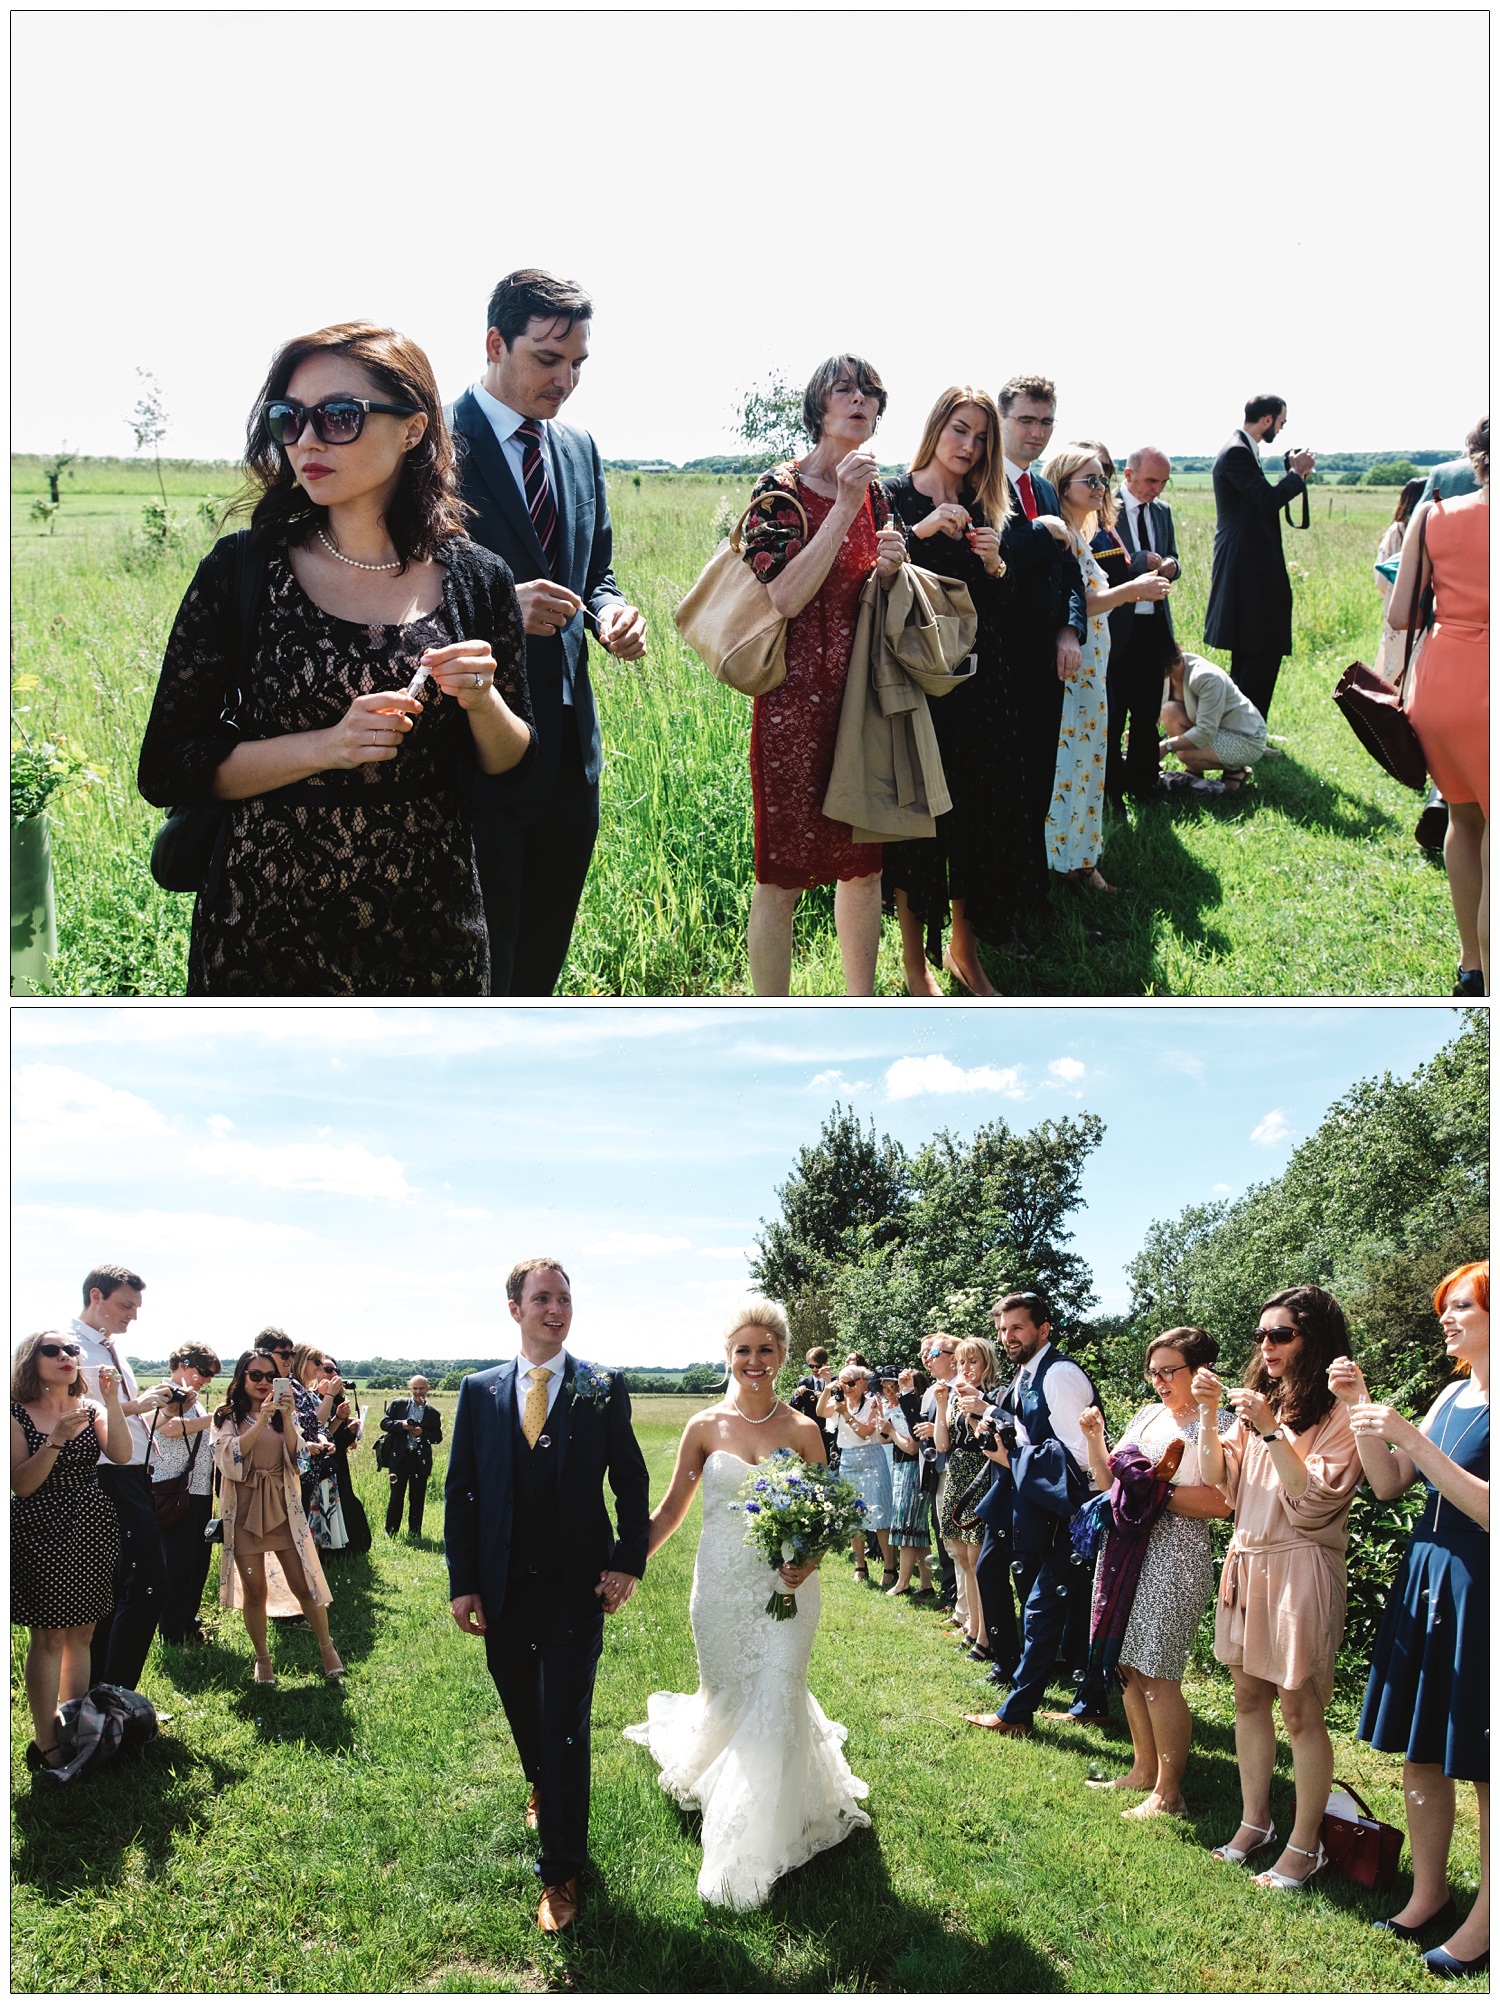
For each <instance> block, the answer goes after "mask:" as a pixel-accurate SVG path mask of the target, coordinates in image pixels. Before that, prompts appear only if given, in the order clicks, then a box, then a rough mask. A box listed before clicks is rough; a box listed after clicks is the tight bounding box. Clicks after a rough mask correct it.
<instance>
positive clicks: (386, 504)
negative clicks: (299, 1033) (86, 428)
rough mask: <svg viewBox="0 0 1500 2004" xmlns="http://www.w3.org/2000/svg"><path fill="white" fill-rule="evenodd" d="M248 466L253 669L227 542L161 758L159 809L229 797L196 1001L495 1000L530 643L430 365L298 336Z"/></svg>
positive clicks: (211, 874)
mask: <svg viewBox="0 0 1500 2004" xmlns="http://www.w3.org/2000/svg"><path fill="white" fill-rule="evenodd" d="M246 466H247V470H248V473H249V483H250V484H249V493H250V496H251V497H253V501H254V506H253V512H252V514H251V518H250V522H251V526H250V530H249V537H250V552H251V571H252V574H253V573H256V572H258V573H259V580H258V592H257V595H256V598H255V607H256V609H255V615H254V621H253V633H254V641H253V644H252V645H251V647H250V650H249V658H247V659H244V660H242V659H241V658H240V654H241V639H240V630H241V613H240V604H239V599H238V597H237V590H238V585H237V579H238V575H239V574H238V572H237V565H236V544H235V541H234V539H233V538H228V537H226V538H225V539H224V540H223V541H222V542H220V543H218V544H217V545H216V546H215V547H214V549H213V550H211V551H210V552H209V554H208V556H207V557H206V558H205V559H204V561H203V563H202V564H201V565H200V566H199V569H198V574H197V576H196V577H195V578H194V580H193V583H192V585H191V586H190V588H189V590H188V594H187V597H186V598H185V599H184V600H183V602H182V607H181V609H180V611H179V612H178V615H177V620H176V624H175V625H174V626H173V629H172V635H171V638H170V640H169V641H168V643H167V651H166V657H165V659H164V661H163V663H162V671H161V678H160V680H159V682H158V683H157V688H156V696H155V699H154V701H153V703H152V707H151V717H150V721H149V723H148V724H147V726H146V735H145V739H144V741H143V743H142V746H141V758H140V774H139V783H140V789H141V792H142V793H143V794H144V795H145V797H146V798H147V799H148V800H150V801H152V802H154V803H155V804H156V805H157V806H159V807H165V806H169V805H179V806H182V805H186V806H191V807H204V808H213V807H216V806H217V807H219V808H221V821H220V828H219V836H218V841H217V845H216V847H215V851H214V858H213V862H212V863H211V865H210V866H209V868H208V871H207V875H206V878H205V882H204V885H203V888H202V889H201V891H200V892H199V894H198V898H197V901H196V903H195V905H194V910H193V927H192V938H191V944H190V947H189V952H188V992H189V993H190V994H199V995H354V994H366V995H397V994H429V995H450V994H451V995H457V994H463V995H479V994H483V993H485V992H486V984H487V980H488V953H489V949H488V944H487V938H486V933H485V926H484V911H483V905H482V902H481V898H480V892H479V879H478V876H477V875H476V873H475V867H474V858H473V853H472V845H471V842H470V833H469V827H470V804H471V794H472V791H473V788H474V786H475V784H476V776H478V775H488V776H489V777H490V779H491V780H497V781H498V780H501V779H503V778H505V777H506V776H510V777H516V776H518V775H519V772H520V770H521V768H522V766H523V764H524V763H525V762H526V760H527V758H528V755H529V753H530V749H531V742H532V732H531V723H530V704H529V698H528V695H527V690H526V673H525V665H524V664H525V654H524V648H525V642H524V638H523V634H522V624H521V611H520V606H519V604H518V602H517V599H516V593H515V587H514V585H513V584H512V582H511V575H510V572H509V570H508V569H507V568H506V566H505V564H504V563H502V562H501V560H500V559H499V558H498V557H496V556H494V555H492V554H491V553H490V552H489V551H488V550H484V549H481V548H480V547H479V546H478V545H477V544H475V543H472V542H470V541H469V539H468V538H467V537H466V536H465V535H464V533H463V524H462V505H461V503H460V502H459V500H458V498H457V488H456V483H455V478H454V468H453V447H452V443H451V441H450V438H449V435H448V430H447V427H446V425H445V423H444V421H443V412H442V406H441V403H440V401H439V398H438V391H437V384H436V383H435V381H434V380H433V375H432V370H431V367H430V366H429V364H428V361H427V357H426V356H425V355H424V354H423V353H422V350H421V349H420V348H419V347H417V345H416V343H415V342H413V341H410V340H408V339H407V338H406V336H405V335H402V334H397V333H395V332H394V331H393V330H392V329H390V328H381V327H374V326H366V325H362V324H357V323H351V324H348V325H344V326H338V327H325V328H323V329H321V330H320V331H319V332H318V333H316V334H309V335H305V336H302V337H301V338H299V339H297V340H295V341H289V342H288V343H287V344H286V346H285V347H284V348H282V349H281V351H280V353H279V354H278V355H277V356H276V358H275V360H274V361H273V362H272V364H271V371H270V374H269V375H268V377H267V378H266V381H265V384H264V385H263V387H262V389H261V391H260V394H259V395H258V397H257V398H256V401H255V404H254V406H253V408H252V410H251V414H250V423H249V433H248V439H247V445H246Z"/></svg>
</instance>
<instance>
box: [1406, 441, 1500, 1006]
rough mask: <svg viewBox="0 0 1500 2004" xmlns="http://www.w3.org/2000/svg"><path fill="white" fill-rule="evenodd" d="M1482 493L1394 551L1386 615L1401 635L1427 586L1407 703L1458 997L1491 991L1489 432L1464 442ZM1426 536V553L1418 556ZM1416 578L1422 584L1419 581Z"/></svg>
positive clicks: (1442, 511)
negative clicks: (1441, 878)
mask: <svg viewBox="0 0 1500 2004" xmlns="http://www.w3.org/2000/svg"><path fill="white" fill-rule="evenodd" d="M1466 443H1467V445H1468V449H1469V457H1470V459H1471V460H1472V461H1473V464H1474V473H1475V477H1476V478H1477V479H1478V481H1479V491H1478V492H1477V493H1475V494H1460V495H1459V496H1458V497H1457V498H1456V499H1455V500H1452V501H1444V500H1443V499H1442V498H1441V497H1434V499H1433V500H1431V501H1424V502H1423V503H1422V505H1421V507H1420V508H1418V510H1417V511H1416V513H1415V514H1414V515H1413V516H1412V518H1411V527H1410V528H1409V529H1408V531H1407V534H1406V540H1405V542H1404V543H1403V544H1402V545H1401V569H1400V570H1399V571H1398V573H1397V574H1396V583H1395V586H1394V588H1393V590H1392V592H1391V598H1390V604H1389V606H1388V607H1387V609H1386V620H1387V623H1388V624H1389V625H1391V626H1393V627H1395V628H1396V629H1397V631H1398V632H1399V631H1401V630H1403V629H1404V628H1405V627H1406V625H1407V624H1408V622H1409V621H1410V620H1411V618H1412V617H1413V608H1414V607H1415V606H1416V605H1418V604H1419V603H1420V601H1421V597H1422V593H1423V592H1424V591H1425V590H1426V588H1427V585H1428V583H1429V581H1430V582H1431V584H1432V588H1433V597H1434V601H1435V605H1434V611H1435V623H1434V625H1433V628H1432V631H1431V633H1429V634H1428V636H1427V639H1426V641H1425V642H1424V643H1423V646H1422V654H1421V659H1420V660H1419V661H1418V663H1417V669H1416V676H1415V681H1416V688H1415V690H1414V691H1413V692H1412V694H1411V695H1410V696H1409V697H1408V699H1407V711H1408V714H1409V715H1410V717H1411V721H1412V728H1413V730H1415V732H1416V734H1417V736H1418V737H1419V738H1420V739H1421V742H1422V750H1423V752H1424V753H1425V755H1426V758H1427V770H1428V771H1429V772H1430V773H1431V774H1432V777H1433V779H1434V780H1435V781H1436V783H1437V787H1438V790H1439V792H1440V793H1441V794H1442V796H1443V798H1444V800H1446V801H1447V803H1448V834H1447V837H1446V839H1445V841H1444V843H1443V861H1444V863H1445V864H1446V866H1447V870H1448V892H1449V895H1450V897H1451V898H1452V899H1453V916H1454V918H1455V919H1456V920H1457V922H1458V945H1459V960H1458V982H1457V985H1456V986H1455V988H1454V991H1453V992H1454V994H1455V995H1487V994H1488V993H1489V986H1490V915H1489V899H1490V837H1489V822H1490V680H1489V677H1490V583H1489V541H1490V424H1489V419H1488V418H1485V419H1483V420H1482V421H1481V422H1480V423H1479V424H1477V425H1476V426H1475V427H1474V429H1473V431H1471V432H1470V433H1469V436H1468V439H1467V441H1466ZM1424 527H1425V529H1426V537H1425V542H1426V550H1425V552H1424V551H1423V549H1422V545H1423V542H1424V537H1423V534H1422V531H1423V528H1424ZM1419 571H1420V573H1421V575H1420V577H1419V576H1418V572H1419Z"/></svg>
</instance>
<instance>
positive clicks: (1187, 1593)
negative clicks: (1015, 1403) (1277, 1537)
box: [1095, 1406, 1239, 1682]
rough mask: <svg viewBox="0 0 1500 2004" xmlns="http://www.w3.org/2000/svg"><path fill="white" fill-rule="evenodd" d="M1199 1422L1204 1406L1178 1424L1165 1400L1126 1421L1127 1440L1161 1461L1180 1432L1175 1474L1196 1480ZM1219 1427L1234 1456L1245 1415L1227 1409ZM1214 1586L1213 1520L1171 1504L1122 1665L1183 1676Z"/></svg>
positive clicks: (1150, 1557) (1145, 1565)
mask: <svg viewBox="0 0 1500 2004" xmlns="http://www.w3.org/2000/svg"><path fill="white" fill-rule="evenodd" d="M1198 1424H1199V1422H1198V1415H1197V1414H1196V1413H1194V1415H1193V1417H1192V1418H1191V1419H1190V1420H1188V1421H1186V1422H1185V1423H1184V1424H1183V1425H1182V1426H1178V1425H1177V1424H1176V1423H1175V1421H1174V1420H1173V1419H1172V1416H1171V1414H1170V1413H1168V1412H1167V1409H1166V1407H1165V1406H1147V1407H1146V1408H1145V1409H1144V1410H1143V1411H1141V1412H1138V1413H1137V1414H1136V1416H1135V1418H1134V1419H1133V1420H1132V1421H1131V1422H1130V1425H1129V1426H1128V1427H1127V1428H1126V1429H1125V1432H1124V1434H1123V1436H1122V1437H1121V1441H1120V1445H1121V1446H1122V1447H1123V1446H1124V1444H1125V1442H1126V1441H1127V1440H1128V1441H1133V1442H1134V1443H1135V1445H1136V1446H1137V1447H1138V1448H1139V1449H1140V1450H1141V1452H1142V1453H1143V1454H1144V1455H1146V1456H1147V1457H1148V1458H1149V1459H1150V1461H1151V1464H1152V1466H1153V1467H1154V1466H1155V1465H1156V1463H1157V1462H1158V1461H1160V1460H1161V1458H1162V1456H1163V1455H1164V1454H1165V1453H1166V1451H1167V1449H1168V1447H1169V1446H1170V1445H1171V1443H1172V1442H1173V1441H1174V1440H1179V1439H1180V1440H1184V1441H1186V1442H1187V1447H1186V1449H1185V1450H1184V1452H1183V1457H1182V1460H1181V1461H1180V1462H1179V1463H1178V1467H1177V1474H1176V1477H1175V1480H1176V1481H1177V1482H1178V1483H1187V1484H1189V1485H1192V1484H1194V1483H1199V1482H1201V1481H1202V1480H1203V1477H1202V1475H1201V1474H1200V1473H1199V1470H1198ZM1218 1431H1219V1438H1220V1439H1221V1440H1222V1441H1223V1442H1224V1454H1225V1458H1226V1460H1227V1459H1228V1458H1229V1456H1230V1455H1231V1454H1233V1453H1235V1452H1236V1451H1235V1449H1234V1448H1233V1447H1232V1446H1231V1442H1232V1441H1233V1439H1234V1437H1235V1436H1236V1435H1237V1434H1238V1432H1239V1422H1238V1420H1237V1419H1236V1418H1235V1416H1234V1414H1233V1413H1232V1412H1221V1413H1220V1414H1219V1423H1218ZM1103 1562H1104V1555H1103V1553H1102V1552H1101V1553H1100V1555H1099V1564H1100V1565H1101V1566H1102V1564H1103ZM1095 1576H1096V1578H1097V1571H1096V1575H1095ZM1213 1590H1214V1559H1213V1546H1212V1544H1211V1543H1210V1540H1209V1527H1208V1522H1207V1520H1206V1519H1205V1518H1200V1517H1176V1516H1174V1515H1173V1514H1172V1512H1171V1511H1170V1510H1164V1511H1163V1512H1162V1514H1161V1515H1160V1516H1159V1517H1158V1518H1157V1520H1156V1522H1155V1523H1154V1524H1153V1525H1152V1526H1151V1534H1150V1537H1149V1539H1148V1541H1147V1544H1146V1556H1145V1558H1144V1559H1143V1560H1142V1561H1141V1574H1140V1578H1139V1580H1138V1581H1137V1582H1136V1589H1135V1599H1134V1601H1133V1602H1132V1603H1131V1608H1130V1619H1129V1621H1128V1622H1127V1624H1126V1628H1125V1639H1124V1641H1123V1642H1122V1643H1121V1645H1120V1664H1121V1667H1122V1668H1125V1669H1130V1670H1139V1671H1140V1673H1141V1675H1142V1676H1143V1677H1163V1678H1170V1679H1172V1680H1173V1681H1174V1682H1180V1681H1181V1678H1182V1675H1183V1672H1184V1671H1185V1670H1186V1669H1187V1664H1188V1658H1189V1656H1190V1655H1191V1654H1192V1650H1193V1638H1194V1637H1195V1636H1196V1635H1197V1633H1198V1623H1199V1622H1200V1621H1201V1620H1202V1618H1203V1610H1204V1608H1205V1607H1207V1606H1208V1597H1209V1595H1210V1594H1211V1593H1212V1592H1213Z"/></svg>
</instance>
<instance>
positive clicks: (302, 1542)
mask: <svg viewBox="0 0 1500 2004" xmlns="http://www.w3.org/2000/svg"><path fill="white" fill-rule="evenodd" d="M279 1376H280V1373H279V1371H278V1369H277V1366H276V1364H275V1363H274V1362H273V1361H272V1359H271V1358H269V1357H267V1356H265V1355H263V1354H262V1353H260V1352H259V1351H255V1350H247V1351H246V1352H245V1353H244V1355H243V1356H242V1357H241V1358H240V1360H239V1362H238V1363H237V1364H236V1365H235V1367H234V1376H233V1377H232V1378H231V1379H230V1381H229V1390H228V1391H227V1392H226V1393H225V1395H224V1403H223V1405H221V1406H220V1407H219V1409H218V1411H217V1412H216V1413H215V1414H214V1459H215V1461H216V1462H217V1463H218V1468H219V1474H220V1476H221V1478H222V1485H223V1486H222V1488H221V1491H220V1497H221V1502H220V1512H221V1515H222V1519H223V1524H224V1558H223V1563H222V1565H221V1566H220V1569H219V1603H220V1605H221V1606H222V1607H239V1608H243V1610H244V1615H245V1628H246V1631H247V1633H248V1634H249V1637H250V1646H251V1648H252V1649H253V1650H254V1651H255V1670H254V1681H255V1682H256V1683H257V1684H274V1683H275V1682H276V1673H275V1671H274V1670H273V1669H272V1667H271V1657H270V1653H269V1651H268V1649H267V1646H266V1593H267V1587H266V1566H267V1562H268V1560H269V1559H270V1557H271V1555H272V1554H273V1553H274V1554H275V1557H276V1561H277V1564H278V1566H279V1567H280V1570H281V1573H282V1576H283V1578H284V1579H285V1580H286V1583H287V1585H288V1587H289V1588H290V1589H291V1592H292V1594H293V1596H294V1597H295V1599H296V1601H297V1604H298V1605H299V1606H300V1608H301V1609H302V1614H303V1618H304V1620H305V1621H306V1622H307V1625H308V1627H309V1628H310V1629H311V1630H312V1632H313V1634H314V1635H315V1636H316V1637H317V1641H318V1650H319V1653H320V1655H321V1657H322V1659H323V1675H324V1678H325V1679H326V1680H327V1682H328V1683H330V1684H337V1683H340V1682H341V1681H342V1679H343V1676H344V1666H343V1664H342V1663H341V1662H340V1661H339V1653H338V1651H337V1650H336V1649H335V1648H334V1646H333V1642H332V1639H331V1638H330V1636H329V1633H328V1614H327V1608H328V1603H329V1601H330V1600H332V1598H333V1596H332V1594H331V1593H330V1592H329V1590H328V1582H327V1580H326V1579H325V1578H324V1577H323V1568H322V1567H321V1566H320V1565H319V1564H318V1553H317V1547H316V1546H315V1545H314V1543H313V1537H312V1532H311V1531H310V1530H309V1529H308V1525H307V1516H306V1513H305V1512H304V1511H303V1508H302V1484H301V1481H300V1479H299V1477H298V1474H297V1450H298V1448H299V1447H300V1446H301V1445H302V1436H301V1434H300V1433H299V1431H298V1428H297V1409H296V1405H295V1403H294V1401H293V1398H292V1386H291V1383H290V1381H289V1380H285V1379H283V1380H282V1381H281V1384H280V1386H279V1387H278V1389H277V1390H276V1391H274V1392H273V1391H272V1387H273V1385H276V1384H277V1380H278V1378H279Z"/></svg>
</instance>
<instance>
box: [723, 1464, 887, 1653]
mask: <svg viewBox="0 0 1500 2004" xmlns="http://www.w3.org/2000/svg"><path fill="white" fill-rule="evenodd" d="M757 1499H763V1500H757ZM730 1507H731V1508H732V1509H737V1510H742V1511H743V1512H744V1515H745V1520H746V1521H745V1543H746V1544H747V1545H750V1546H752V1547H757V1548H758V1549H759V1550H760V1551H761V1552H763V1553H764V1554H765V1557H766V1559H767V1560H768V1561H769V1563H770V1564H771V1565H772V1566H775V1567H777V1568H780V1567H781V1566H783V1565H791V1564H796V1565H806V1564H807V1563H808V1562H809V1561H811V1562H813V1563H816V1562H817V1561H818V1560H819V1559H821V1558H822V1556H823V1554H824V1553H825V1552H828V1551H831V1550H832V1549H833V1548H834V1546H835V1545H841V1544H842V1543H843V1542H844V1540H845V1539H846V1538H847V1537H848V1536H849V1535H850V1533H851V1532H852V1531H853V1530H854V1529H855V1528H856V1526H857V1525H858V1523H859V1520H860V1518H861V1517H862V1516H863V1515H864V1509H865V1506H864V1504H863V1503H862V1502H861V1501H860V1499H859V1496H858V1493H857V1492H856V1490H855V1488H854V1485H853V1483H851V1482H848V1481H846V1480H845V1479H844V1477H843V1476H841V1475H835V1474H834V1472H833V1470H832V1469H831V1468H826V1467H823V1466H820V1465H814V1464H813V1463H811V1462H805V1461H803V1459H802V1457H801V1456H800V1455H799V1454H797V1453H796V1452H795V1451H794V1450H793V1449H792V1448H789V1447H779V1448H777V1450H776V1451H775V1453H774V1454H771V1455H768V1456H767V1457H766V1459H765V1460H764V1461H763V1462H762V1463H761V1465H760V1468H759V1469H758V1470H757V1471H756V1472H755V1473H754V1474H752V1475H748V1476H747V1477H746V1478H745V1482H744V1484H743V1486H742V1488H741V1490H740V1494H739V1499H738V1501H737V1502H735V1503H734V1504H732V1505H731V1506H730ZM796 1612H797V1601H796V1596H795V1595H794V1594H792V1593H788V1592H787V1591H786V1590H785V1589H784V1588H780V1587H778V1588H777V1590H776V1591H775V1592H774V1593H773V1594H772V1595H771V1598H770V1599H769V1600H768V1601H767V1602H766V1613H767V1614H770V1615H774V1616H775V1618H776V1619H777V1620H778V1621H789V1620H791V1619H792V1618H793V1616H795V1614H796Z"/></svg>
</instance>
